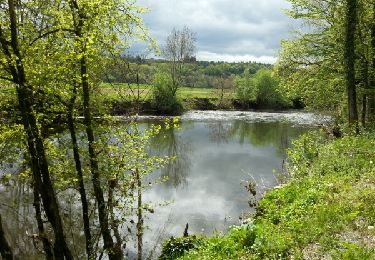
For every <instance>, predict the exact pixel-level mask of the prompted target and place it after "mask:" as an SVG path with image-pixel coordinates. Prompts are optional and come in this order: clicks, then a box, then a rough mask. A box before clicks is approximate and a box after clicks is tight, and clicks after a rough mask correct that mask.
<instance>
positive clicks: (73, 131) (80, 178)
mask: <svg viewBox="0 0 375 260" xmlns="http://www.w3.org/2000/svg"><path fill="white" fill-rule="evenodd" d="M76 97H77V88H76V86H73V93H72V98H71V99H70V103H69V105H68V126H69V131H70V137H71V139H72V146H73V156H74V162H75V167H76V172H77V177H78V190H79V194H80V197H81V205H82V219H83V230H84V233H85V239H86V253H87V258H88V259H94V255H93V246H92V242H93V241H92V236H91V232H90V218H89V206H88V202H87V196H86V190H85V184H84V182H83V172H82V165H81V158H80V155H79V149H78V142H77V135H76V129H75V122H74V118H73V111H74V104H75V100H76Z"/></svg>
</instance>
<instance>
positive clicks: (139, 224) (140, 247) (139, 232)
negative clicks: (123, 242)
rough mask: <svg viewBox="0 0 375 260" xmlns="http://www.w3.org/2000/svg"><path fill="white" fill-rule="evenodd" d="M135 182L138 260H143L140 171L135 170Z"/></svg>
mask: <svg viewBox="0 0 375 260" xmlns="http://www.w3.org/2000/svg"><path fill="white" fill-rule="evenodd" d="M135 180H136V182H137V197H138V201H137V218H138V221H137V247H138V256H137V259H138V260H142V250H143V214H142V212H143V208H142V206H143V205H142V179H141V176H140V174H139V170H138V169H136V170H135Z"/></svg>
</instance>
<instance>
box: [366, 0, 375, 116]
mask: <svg viewBox="0 0 375 260" xmlns="http://www.w3.org/2000/svg"><path fill="white" fill-rule="evenodd" d="M372 8H373V10H372V14H373V19H372V26H371V50H370V54H371V55H372V56H371V59H370V60H371V63H372V65H371V70H372V73H371V74H370V78H369V87H370V89H372V91H373V92H372V93H371V94H370V95H369V104H368V105H369V106H368V111H369V116H370V118H371V119H374V117H375V93H374V91H375V3H373V6H372Z"/></svg>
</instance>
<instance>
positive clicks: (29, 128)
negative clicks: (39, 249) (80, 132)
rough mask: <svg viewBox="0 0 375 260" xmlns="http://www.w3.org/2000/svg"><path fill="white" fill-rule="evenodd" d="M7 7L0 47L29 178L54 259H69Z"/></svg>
mask: <svg viewBox="0 0 375 260" xmlns="http://www.w3.org/2000/svg"><path fill="white" fill-rule="evenodd" d="M8 8H9V18H10V19H9V20H10V34H11V35H10V36H11V40H10V42H8V41H6V40H5V38H4V36H3V33H2V31H1V30H0V41H1V45H2V50H3V52H4V54H5V55H6V56H7V58H8V67H9V70H10V71H11V74H12V78H13V82H14V84H15V85H16V89H17V98H18V103H19V110H20V112H21V117H22V123H23V126H24V130H25V132H26V135H27V144H28V151H29V155H30V160H31V169H32V174H33V179H34V183H36V184H37V185H34V189H36V191H37V192H38V193H40V195H41V198H42V202H43V206H44V210H45V212H46V215H47V218H48V221H49V222H50V223H51V226H52V228H53V231H54V235H55V244H54V255H55V258H56V259H64V256H65V258H66V259H72V258H73V257H72V254H71V252H70V250H69V248H68V246H67V244H66V240H65V236H64V230H63V224H62V220H61V217H60V212H59V207H58V203H57V199H56V195H55V191H54V188H53V185H52V182H51V179H50V173H49V168H48V163H47V158H46V155H45V150H44V145H43V140H42V137H41V136H40V133H39V129H38V126H37V122H36V118H35V113H34V111H33V88H32V87H31V86H28V85H27V80H26V73H25V70H24V65H23V63H22V56H21V54H20V50H19V42H18V25H17V14H16V5H15V1H14V0H8ZM0 29H1V28H0ZM11 50H12V51H11ZM14 57H16V58H14ZM13 60H15V62H12V61H13Z"/></svg>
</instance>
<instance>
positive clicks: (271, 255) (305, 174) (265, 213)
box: [163, 134, 375, 259]
mask: <svg viewBox="0 0 375 260" xmlns="http://www.w3.org/2000/svg"><path fill="white" fill-rule="evenodd" d="M374 147H375V138H374V137H373V135H369V134H368V135H362V136H358V137H350V136H347V137H344V138H341V139H336V140H329V139H327V138H325V137H323V135H322V134H309V135H305V136H303V137H302V138H301V139H299V140H298V141H296V142H295V143H294V148H293V149H292V150H291V151H290V152H289V164H290V165H289V166H290V174H291V175H292V178H291V180H290V181H289V182H288V184H286V185H285V186H283V187H282V188H280V189H274V190H272V191H270V192H268V193H267V194H266V196H265V197H264V198H263V199H262V200H261V201H260V202H259V206H258V207H257V213H256V215H255V216H254V217H253V218H252V220H251V221H250V222H249V223H247V224H245V225H242V226H240V227H233V228H232V229H231V230H230V231H229V232H228V233H227V234H226V235H224V236H221V235H216V236H213V237H209V238H205V237H203V238H194V237H193V238H191V237H190V238H189V239H188V241H186V239H183V238H181V239H180V240H176V239H175V240H172V242H171V241H169V242H168V243H166V244H165V246H164V256H163V257H164V259H174V258H178V257H180V259H375V229H374V225H375V149H374ZM184 249H190V250H185V251H184ZM182 251H184V253H181V252H182Z"/></svg>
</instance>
